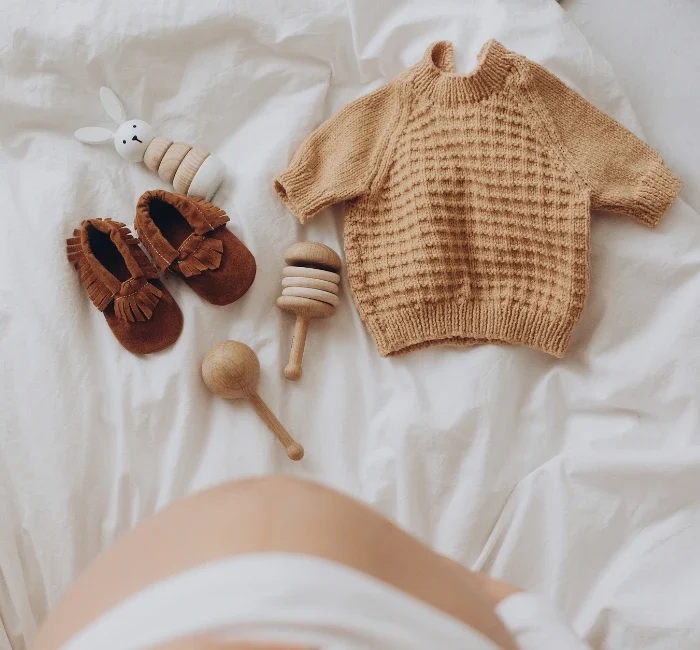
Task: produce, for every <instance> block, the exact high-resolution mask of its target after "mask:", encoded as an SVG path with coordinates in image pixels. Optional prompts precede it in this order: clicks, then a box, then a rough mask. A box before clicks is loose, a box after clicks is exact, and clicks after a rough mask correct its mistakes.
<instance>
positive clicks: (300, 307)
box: [277, 296, 335, 320]
mask: <svg viewBox="0 0 700 650" xmlns="http://www.w3.org/2000/svg"><path fill="white" fill-rule="evenodd" d="M277 306H278V307H279V308H280V309H283V310H284V311H291V312H294V313H295V314H296V315H297V316H301V317H302V318H305V319H306V320H308V319H310V318H328V317H329V316H332V315H333V312H334V311H335V307H334V306H333V305H329V304H328V303H327V302H321V301H320V300H311V299H310V298H300V297H298V296H280V297H279V298H277Z"/></svg>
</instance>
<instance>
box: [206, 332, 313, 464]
mask: <svg viewBox="0 0 700 650" xmlns="http://www.w3.org/2000/svg"><path fill="white" fill-rule="evenodd" d="M259 377H260V362H259V361H258V357H257V355H256V354H255V352H253V350H251V349H250V348H249V347H248V346H247V345H246V344H245V343H241V342H239V341H222V342H221V343H217V344H216V345H215V346H214V347H213V348H212V349H211V350H209V352H207V354H206V356H205V357H204V361H202V379H204V383H205V384H206V385H207V388H208V389H209V390H210V391H211V392H212V393H215V394H217V395H220V396H221V397H225V398H226V399H241V398H244V399H247V400H248V401H249V402H250V403H251V404H252V405H253V408H254V409H255V411H256V412H257V414H258V415H259V416H260V418H261V419H262V421H263V422H264V423H265V424H266V425H267V427H268V428H269V429H270V431H272V433H274V434H275V436H277V439H278V440H279V441H280V442H281V443H282V445H283V446H284V448H285V450H286V451H287V456H289V458H291V459H292V460H301V459H302V458H303V457H304V448H303V447H302V446H301V445H300V444H299V443H298V442H296V441H295V440H294V439H293V438H292V437H291V436H290V435H289V433H288V432H287V430H286V429H285V428H284V427H283V426H282V425H281V424H280V421H279V420H278V419H277V418H276V417H275V415H274V413H273V412H272V411H271V410H270V409H269V408H268V406H267V404H265V402H263V401H262V399H261V398H260V395H258V394H257V392H256V391H255V387H256V386H257V384H258V378H259Z"/></svg>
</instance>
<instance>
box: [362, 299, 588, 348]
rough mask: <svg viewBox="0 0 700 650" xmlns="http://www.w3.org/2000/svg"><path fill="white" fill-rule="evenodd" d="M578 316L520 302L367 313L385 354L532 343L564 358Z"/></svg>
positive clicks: (366, 319) (431, 306) (450, 305)
mask: <svg viewBox="0 0 700 650" xmlns="http://www.w3.org/2000/svg"><path fill="white" fill-rule="evenodd" d="M576 320H577V318H575V317H574V316H573V315H572V314H554V313H550V312H547V311H543V310H542V307H538V308H535V307H531V306H528V305H524V304H522V303H518V302H477V301H468V302H463V303H435V304H426V305H422V306H420V307H416V308H411V307H408V308H405V307H404V308H401V309H396V310H392V311H390V312H381V313H371V314H366V315H365V322H366V324H367V327H368V329H369V330H370V333H371V334H372V336H373V338H374V340H375V341H376V343H377V348H378V349H379V353H380V354H381V355H382V356H385V357H386V356H396V355H399V354H405V353H406V352H412V351H413V350H419V349H421V348H427V347H431V346H434V345H481V344H484V343H511V344H515V345H527V346H530V347H533V348H536V349H538V350H541V351H542V352H546V353H547V354H551V355H553V356H555V357H563V356H564V353H565V352H566V349H567V348H568V346H569V340H570V339H571V332H572V330H573V328H574V325H575V324H576Z"/></svg>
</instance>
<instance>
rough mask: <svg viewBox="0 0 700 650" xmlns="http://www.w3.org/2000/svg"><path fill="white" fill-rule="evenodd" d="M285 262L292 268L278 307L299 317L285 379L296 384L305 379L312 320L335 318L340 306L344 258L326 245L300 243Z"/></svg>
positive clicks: (288, 253) (287, 270) (284, 284)
mask: <svg viewBox="0 0 700 650" xmlns="http://www.w3.org/2000/svg"><path fill="white" fill-rule="evenodd" d="M284 261H285V262H286V263H287V264H289V266H287V267H286V268H285V269H284V271H283V272H282V275H283V276H284V277H283V279H282V286H283V287H284V289H283V290H282V295H281V296H280V297H279V298H277V306H278V307H279V308H280V309H283V310H284V311H291V312H294V313H295V314H296V315H297V321H296V324H295V325H294V338H293V339H292V350H291V353H290V355H289V363H288V364H287V367H286V368H285V369H284V376H285V377H286V378H287V379H290V380H292V381H296V380H297V379H299V377H301V362H302V359H303V357H304V344H305V343H306V334H307V332H308V331H309V320H311V319H312V318H327V317H328V316H332V315H333V312H335V308H336V307H337V306H338V303H339V302H340V300H339V299H338V284H339V283H340V276H339V275H338V271H340V257H338V254H337V253H336V252H335V251H334V250H333V249H332V248H328V246H324V245H323V244H318V243H316V242H300V243H298V244H294V246H291V247H290V248H288V249H287V252H286V253H285V254H284Z"/></svg>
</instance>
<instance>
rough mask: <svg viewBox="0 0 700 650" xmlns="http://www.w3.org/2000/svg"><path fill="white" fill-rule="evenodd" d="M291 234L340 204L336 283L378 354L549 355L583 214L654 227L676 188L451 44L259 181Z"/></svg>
mask: <svg viewBox="0 0 700 650" xmlns="http://www.w3.org/2000/svg"><path fill="white" fill-rule="evenodd" d="M275 189H276V191H277V193H278V194H279V196H280V197H281V198H282V200H283V201H284V202H285V203H286V205H287V206H288V207H289V209H290V210H291V211H292V213H294V214H295V215H296V216H297V217H298V218H299V219H300V220H301V222H302V223H303V222H305V221H306V220H307V219H309V218H311V217H312V216H313V215H315V214H316V213H317V212H319V211H320V210H321V209H323V208H325V207H327V206H329V205H331V204H334V203H337V202H339V201H345V202H346V203H345V206H346V207H345V232H344V239H345V243H344V245H345V256H346V261H347V270H348V279H349V282H350V286H351V289H352V292H353V295H354V297H355V302H356V303H357V307H358V309H359V311H360V314H361V316H362V318H363V320H364V321H365V323H366V324H367V327H368V329H369V331H370V332H371V334H372V336H373V337H374V339H375V341H376V343H377V347H378V348H379V352H380V353H381V354H382V355H393V354H399V353H403V352H408V351H410V350H415V349H417V348H422V347H426V346H430V345H436V344H445V343H448V344H460V345H475V344H480V343H491V342H503V343H514V344H522V345H528V346H531V347H533V348H537V349H539V350H543V351H544V352H547V353H549V354H552V355H555V356H557V357H561V356H563V355H564V353H565V351H566V349H567V347H568V344H569V340H570V338H571V333H572V330H573V328H574V325H575V324H576V323H577V322H578V320H579V318H580V315H581V311H582V310H583V307H584V303H585V301H586V295H587V293H588V284H589V268H588V267H589V243H590V237H589V234H590V211H591V210H592V209H600V210H610V211H614V212H619V213H622V214H626V215H630V216H632V217H635V218H636V219H638V220H639V221H641V222H642V223H643V224H645V225H647V226H652V227H653V226H655V225H656V224H657V223H658V221H659V219H660V218H661V217H662V215H663V214H664V213H665V212H666V210H667V209H668V207H669V205H670V204H671V202H672V201H673V199H674V197H675V196H676V194H677V193H678V191H679V190H680V181H679V180H678V178H677V177H676V176H674V174H673V173H671V172H670V171H669V169H668V168H667V167H666V166H665V165H664V163H663V161H662V160H661V158H660V157H659V156H658V155H657V154H656V153H655V152H654V151H653V150H652V149H651V148H650V147H648V146H647V145H646V144H645V143H644V142H642V141H641V140H639V139H638V138H637V137H636V136H635V135H634V134H632V133H631V132H630V131H628V130H627V129H625V128H624V127H623V126H621V125H620V124H618V123H617V122H615V121H614V120H613V119H611V118H610V117H608V116H607V115H605V114H604V113H602V112H601V111H599V110H598V109H596V108H595V107H594V106H593V105H592V104H590V103H589V102H587V101H586V100H585V99H583V98H582V97H581V96H580V95H578V94H577V93H576V92H574V91H573V90H571V89H570V88H568V87H567V86H566V85H565V84H564V83H562V82H561V81H560V80H559V79H558V78H557V77H555V76H554V75H552V74H551V73H549V72H547V70H545V69H544V68H543V67H541V66H539V65H537V64H535V63H533V62H531V61H529V60H527V59H526V58H524V57H522V56H520V55H518V54H515V53H514V52H510V51H509V50H507V49H505V48H504V47H503V46H502V45H501V44H500V43H498V42H496V41H493V40H492V41H489V42H487V43H486V44H485V45H484V47H483V48H482V49H481V52H480V54H479V61H478V65H477V67H476V69H475V70H474V71H473V72H472V73H471V74H468V75H458V74H455V73H454V72H453V51H452V44H451V43H449V42H447V41H442V42H438V43H435V44H433V45H431V46H430V48H429V49H428V51H427V52H426V55H425V57H424V58H423V59H422V60H421V61H420V62H419V63H418V64H416V65H415V66H413V67H412V68H409V69H408V70H406V71H405V72H404V73H402V74H401V75H399V76H398V77H397V78H396V79H394V80H393V81H392V82H390V83H388V84H387V85H385V86H382V87H381V88H379V89H378V90H376V91H374V92H372V93H370V94H369V95H366V96H364V97H361V98H360V99H358V100H356V101H354V102H352V103H351V104H349V105H348V106H346V107H345V108H344V109H343V110H341V111H340V112H339V113H337V114H336V115H335V116H334V117H332V118H331V119H329V120H328V121H327V122H325V123H324V124H322V125H321V126H320V127H319V128H318V129H317V130H316V131H314V132H313V133H312V134H311V135H310V136H309V137H308V138H307V140H306V141H305V142H304V143H303V144H302V145H301V147H300V148H299V150H298V151H297V153H296V155H295V156H294V158H293V160H292V162H291V164H290V166H289V168H288V169H287V170H286V171H285V172H283V173H282V174H280V175H279V176H278V178H277V179H276V180H275Z"/></svg>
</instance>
